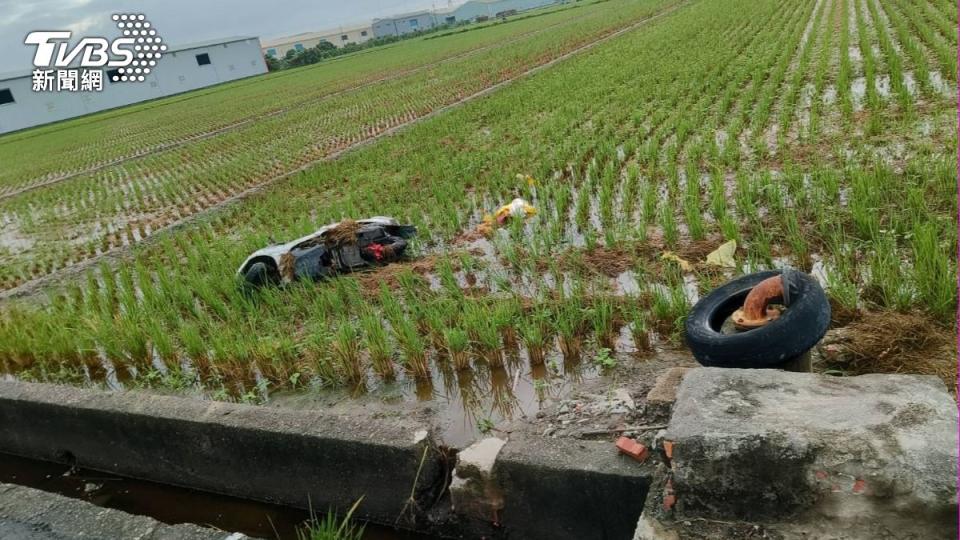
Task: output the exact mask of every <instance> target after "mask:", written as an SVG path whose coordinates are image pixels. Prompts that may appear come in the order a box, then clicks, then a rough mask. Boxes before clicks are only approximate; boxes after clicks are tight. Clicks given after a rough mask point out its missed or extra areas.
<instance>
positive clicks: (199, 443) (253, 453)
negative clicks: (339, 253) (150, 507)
mask: <svg viewBox="0 0 960 540" xmlns="http://www.w3.org/2000/svg"><path fill="white" fill-rule="evenodd" d="M426 429H428V428H427V426H424V425H422V424H419V423H416V422H412V421H408V420H405V419H391V420H390V421H376V420H373V419H365V420H362V421H361V420H358V419H356V418H340V417H336V416H333V415H327V414H324V413H323V412H322V411H293V410H287V409H274V408H266V407H255V406H247V405H240V404H234V403H222V402H205V401H200V400H196V399H185V398H176V397H169V396H158V395H153V394H148V393H142V392H135V391H134V392H104V391H97V390H87V389H78V388H71V387H65V386H57V385H47V384H30V383H12V382H0V452H6V453H10V454H14V455H19V456H23V457H29V458H33V459H42V460H46V461H53V462H60V463H77V464H79V465H81V466H83V467H85V468H89V469H93V470H101V471H107V472H111V473H114V474H118V475H121V476H127V477H131V478H139V479H144V480H151V481H155V482H160V483H165V484H169V485H175V486H183V487H187V488H191V489H197V490H202V491H210V492H214V493H221V494H225V495H231V496H236V497H241V498H247V499H252V500H260V501H265V502H273V503H279V504H284V505H288V506H293V507H298V508H308V507H309V506H310V505H311V504H312V506H313V507H314V508H327V507H333V508H336V509H337V510H338V511H341V512H345V511H347V510H348V509H349V508H350V506H351V505H352V504H353V503H354V502H355V501H356V500H358V499H359V498H360V497H363V498H364V499H363V504H362V505H361V506H360V507H359V508H358V511H357V516H358V517H360V518H364V519H367V520H370V521H374V522H378V523H385V524H392V523H394V521H395V520H396V519H397V518H398V517H399V516H401V515H402V514H407V515H409V513H410V511H411V510H417V509H425V508H429V507H430V506H431V505H432V504H433V503H434V501H435V500H436V498H437V496H438V494H439V493H440V492H441V491H442V490H443V489H444V487H445V483H446V478H445V473H444V471H443V462H442V456H441V455H440V454H439V452H438V451H437V450H436V449H435V448H434V446H433V445H432V442H431V440H430V438H429V437H426V438H425V437H423V431H424V430H426ZM418 433H419V436H418ZM425 453H426V456H427V457H426V459H425V458H424V454H425ZM421 462H422V467H421ZM418 471H419V476H418ZM414 486H416V487H414ZM412 489H413V493H414V501H413V503H414V504H408V498H409V495H410V493H411V490H412ZM413 513H414V514H416V512H413Z"/></svg>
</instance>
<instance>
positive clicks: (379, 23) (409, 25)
mask: <svg viewBox="0 0 960 540" xmlns="http://www.w3.org/2000/svg"><path fill="white" fill-rule="evenodd" d="M437 24H439V23H437V17H436V16H435V15H434V14H433V12H432V11H428V10H423V11H414V12H411V13H401V14H400V15H394V16H393V17H387V18H384V19H374V20H373V24H372V26H373V35H374V37H384V36H402V35H404V34H412V33H414V32H423V31H424V30H429V29H431V28H433V27H434V26H437Z"/></svg>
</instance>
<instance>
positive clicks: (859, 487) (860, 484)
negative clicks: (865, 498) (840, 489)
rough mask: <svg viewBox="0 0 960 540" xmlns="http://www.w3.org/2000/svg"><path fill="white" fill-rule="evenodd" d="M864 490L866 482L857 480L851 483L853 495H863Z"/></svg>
mask: <svg viewBox="0 0 960 540" xmlns="http://www.w3.org/2000/svg"><path fill="white" fill-rule="evenodd" d="M866 490H867V482H866V480H859V479H858V480H857V481H856V482H854V483H853V492H854V493H857V494H860V493H863V492H864V491H866Z"/></svg>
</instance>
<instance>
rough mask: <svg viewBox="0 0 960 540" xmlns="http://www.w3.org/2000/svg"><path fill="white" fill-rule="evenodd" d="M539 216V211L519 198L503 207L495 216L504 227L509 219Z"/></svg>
mask: <svg viewBox="0 0 960 540" xmlns="http://www.w3.org/2000/svg"><path fill="white" fill-rule="evenodd" d="M536 214H537V209H536V208H534V207H533V205H531V204H530V203H528V202H527V201H525V200H523V199H521V198H519V197H517V198H516V199H514V200H512V201H510V203H509V204H505V205H503V206H501V207H500V208H499V209H498V210H497V213H496V214H494V216H495V217H496V218H497V223H499V224H501V225H503V224H504V222H506V221H507V219H508V218H512V217H522V218H528V217H530V216H534V215H536Z"/></svg>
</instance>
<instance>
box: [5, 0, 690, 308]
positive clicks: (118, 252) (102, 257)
mask: <svg viewBox="0 0 960 540" xmlns="http://www.w3.org/2000/svg"><path fill="white" fill-rule="evenodd" d="M688 3H689V2H688V1H687V0H681V1H679V2H677V3H675V4H673V5H671V6H669V7H667V8H665V9H664V10H662V11H660V12H659V13H657V14H655V15H651V16H650V17H647V18H645V19H641V20H639V21H636V22H634V23H631V24H629V25H627V26H625V27H623V28H621V29H619V30H615V31H613V32H610V33H608V34H606V35H603V36H601V37H599V38H597V39H595V40H593V41H591V42H589V43H586V44H584V45H581V46H579V47H577V48H575V49H572V50H570V51H568V52H566V53H564V54H562V55H560V56H558V57H556V58H554V59H552V60H549V61H547V62H545V63H543V64H539V65H537V66H534V67H532V68H530V69H528V70H526V71H523V72H521V73H519V74H517V75H515V76H513V77H511V78H509V79H505V80H503V81H500V82H498V83H496V84H494V85H491V86H488V87H486V88H484V89H483V90H480V91H478V92H475V93H474V94H471V95H469V96H466V97H464V98H463V99H460V100H459V101H456V102H453V103H450V104H448V105H445V106H443V107H440V108H438V109H434V110H432V111H430V112H429V113H427V114H424V115H421V116H418V117H415V118H412V119H411V120H408V121H406V122H404V123H402V124H398V125H396V126H393V127H391V128H389V129H386V130H384V131H381V132H380V133H378V134H376V135H374V136H372V137H368V138H367V139H364V140H361V141H358V142H356V143H353V144H351V145H349V146H346V147H343V148H341V149H338V150H336V151H334V152H331V153H329V154H326V155H324V156H322V157H320V158H318V159H315V160H311V161H308V162H307V163H305V164H303V165H301V166H300V167H298V168H296V169H293V170H291V171H288V172H286V173H283V174H281V175H278V176H274V177H272V178H268V179H266V180H264V181H263V182H261V183H259V184H257V185H256V186H253V187H251V188H249V189H246V190H244V191H241V192H240V193H237V194H235V195H233V196H232V197H229V198H227V199H224V200H222V201H220V202H219V203H217V204H215V205H213V206H211V207H209V208H207V209H206V210H204V211H203V212H200V213H196V214H192V215H190V216H187V217H185V218H183V219H181V220H179V221H175V222H172V223H170V224H168V225H166V226H165V227H162V228H160V229H157V231H155V232H154V233H153V234H151V235H150V237H149V238H147V239H145V240H143V241H141V242H137V243H136V244H129V245H121V246H116V247H114V248H111V249H109V250H107V251H105V252H103V253H101V254H99V255H97V256H96V257H92V258H90V259H87V260H84V261H82V262H79V263H76V264H72V265H70V266H66V267H64V268H62V269H60V270H58V271H56V272H53V273H50V274H47V275H45V276H41V277H39V278H36V279H32V280H30V281H27V282H24V283H22V284H20V285H18V286H16V287H13V288H11V289H7V290H5V291H2V292H0V300H9V299H11V298H24V297H28V296H32V295H34V294H36V293H38V292H39V291H40V289H41V288H42V287H43V286H45V285H47V284H49V283H51V282H54V281H57V280H60V279H64V278H68V277H71V276H74V275H77V274H79V273H80V272H83V271H84V270H86V269H88V268H90V267H92V266H94V265H97V264H99V263H100V262H101V261H107V262H108V263H111V264H112V263H114V262H116V261H119V260H122V259H123V258H124V257H126V256H127V255H129V252H130V249H131V248H132V247H134V246H138V245H144V244H147V243H148V242H151V241H154V240H155V239H156V238H158V237H159V236H160V234H159V233H166V232H169V231H174V230H177V229H180V228H182V227H185V226H188V225H190V224H193V223H195V222H200V221H202V220H204V219H206V218H207V217H208V216H210V215H211V214H213V213H215V212H217V211H219V210H222V209H224V208H226V207H228V206H231V205H233V204H235V203H237V202H239V201H242V200H244V199H246V198H248V197H250V196H252V195H255V194H256V193H259V192H261V191H263V190H264V189H266V188H268V187H270V186H271V185H273V184H274V183H276V182H279V181H281V180H285V179H287V178H290V177H292V176H294V175H296V174H299V173H301V172H304V171H306V170H308V169H310V168H311V167H313V166H314V165H316V164H317V163H320V162H323V161H328V160H334V159H337V158H339V157H340V156H342V155H344V154H346V153H348V152H352V151H354V150H357V149H359V148H363V147H364V146H367V145H369V144H371V143H374V142H376V141H377V140H379V139H380V138H382V137H388V136H391V135H393V134H395V133H397V132H399V131H401V130H404V129H406V128H408V127H410V126H412V125H414V124H416V123H418V122H422V121H424V120H428V119H430V118H433V117H435V116H438V115H441V114H443V113H445V112H447V111H449V110H451V109H455V108H457V107H459V106H461V105H463V104H465V103H469V102H471V101H474V100H476V99H479V98H482V97H484V96H487V95H489V94H492V93H494V92H496V91H497V90H500V89H501V88H504V87H506V86H509V85H511V84H513V83H514V82H516V81H518V80H522V79H526V78H528V77H530V76H532V75H535V74H537V73H540V72H541V71H544V70H546V69H548V68H550V67H552V66H554V65H556V64H558V63H560V62H563V61H565V60H567V59H569V58H571V57H573V56H576V55H578V54H582V53H584V52H586V51H589V50H591V49H593V48H594V47H596V46H598V45H600V44H602V43H605V42H607V41H610V40H612V39H614V38H616V37H619V36H622V35H624V34H626V33H628V32H631V31H633V30H636V29H637V28H640V27H641V26H643V25H645V24H647V23H649V22H651V21H654V20H656V19H659V18H661V17H664V16H666V15H669V14H670V13H673V12H674V11H676V10H677V9H679V8H681V7H683V6H685V5H687V4H688Z"/></svg>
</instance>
